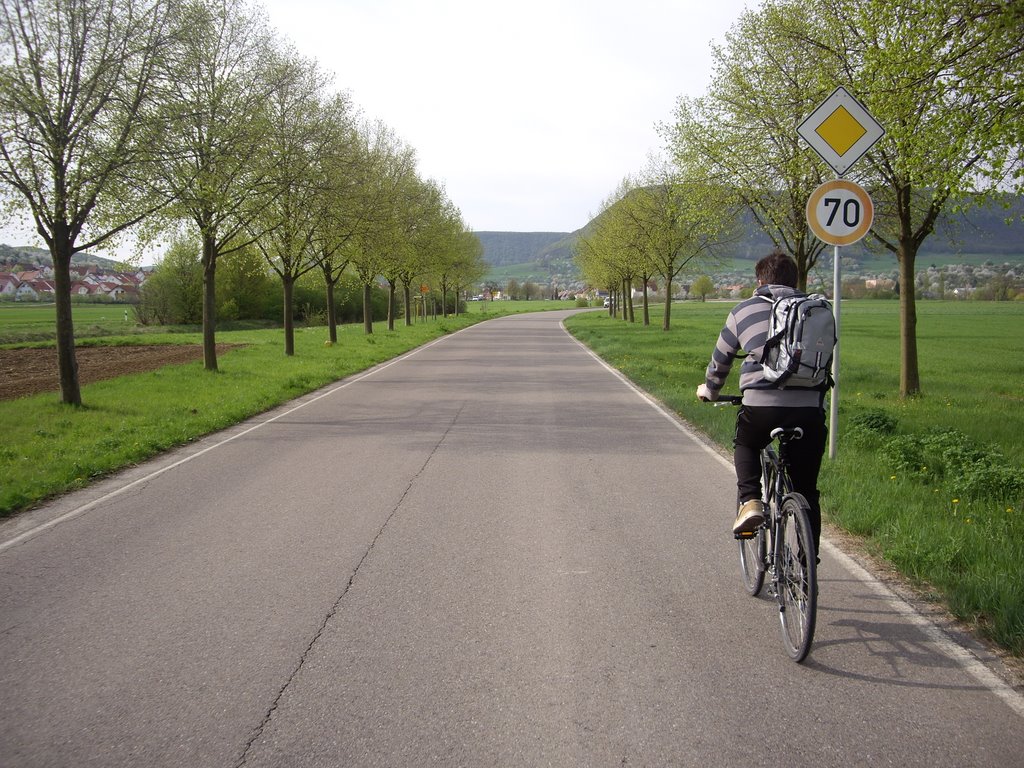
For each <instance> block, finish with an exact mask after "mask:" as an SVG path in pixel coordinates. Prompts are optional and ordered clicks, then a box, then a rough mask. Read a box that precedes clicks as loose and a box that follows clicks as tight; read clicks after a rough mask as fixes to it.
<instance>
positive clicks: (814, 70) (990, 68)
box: [580, 0, 1024, 397]
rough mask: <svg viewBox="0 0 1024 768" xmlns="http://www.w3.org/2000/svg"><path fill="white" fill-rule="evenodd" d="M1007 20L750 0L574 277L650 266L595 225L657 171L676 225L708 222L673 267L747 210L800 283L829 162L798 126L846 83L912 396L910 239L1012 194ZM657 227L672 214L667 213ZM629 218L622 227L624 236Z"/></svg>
mask: <svg viewBox="0 0 1024 768" xmlns="http://www.w3.org/2000/svg"><path fill="white" fill-rule="evenodd" d="M1021 29H1024V4H1022V3H1019V2H1004V1H1003V0H764V2H762V3H761V4H760V6H759V7H758V8H756V9H753V10H748V11H746V12H744V13H743V14H742V16H741V17H740V18H739V19H738V20H737V21H736V23H735V24H734V25H733V27H732V28H731V30H730V32H729V33H728V34H727V35H726V37H725V41H724V43H722V44H720V45H716V46H714V47H713V49H712V50H713V56H714V68H713V74H712V78H711V81H710V83H709V85H708V87H707V89H706V92H705V93H704V94H703V95H702V96H700V97H695V98H694V97H682V98H680V99H679V101H678V104H677V106H676V109H675V113H674V119H673V121H672V122H671V123H668V124H664V125H661V126H659V131H660V133H661V135H662V137H663V139H665V141H666V145H667V149H668V154H669V156H670V158H671V162H672V163H673V165H674V178H665V176H664V174H663V173H662V172H661V171H660V170H656V171H654V172H651V171H650V170H648V171H647V172H645V173H642V174H640V175H639V176H638V177H636V178H628V179H627V180H626V181H625V182H624V183H623V184H624V186H623V188H620V189H618V190H616V192H615V193H614V194H613V195H612V196H611V197H610V198H609V200H608V202H607V203H606V206H605V208H604V210H603V211H602V213H601V215H599V217H598V219H597V221H596V222H595V224H596V225H597V226H595V228H594V231H592V232H591V233H590V234H589V236H588V237H587V238H586V242H583V243H581V246H580V250H581V252H582V253H581V255H580V259H581V262H582V266H583V268H584V271H585V274H587V275H589V276H590V279H591V281H592V282H595V283H596V284H599V285H604V286H609V285H613V284H619V285H622V283H623V282H624V281H627V280H632V279H634V278H641V277H642V273H643V271H644V270H645V269H646V270H648V271H655V270H653V269H652V267H651V265H649V264H647V265H646V266H645V264H644V262H643V260H642V259H641V260H640V262H639V263H638V262H637V257H638V255H639V252H638V251H636V250H635V249H634V248H630V247H620V248H615V247H606V246H602V244H601V243H602V241H604V236H603V233H602V231H601V230H602V229H603V228H604V227H603V223H602V222H603V219H604V218H608V219H614V218H618V219H620V221H621V219H622V217H623V215H622V214H620V213H619V212H618V211H616V210H615V209H616V208H618V207H619V206H621V205H622V202H623V201H629V200H630V199H631V196H635V195H649V194H652V192H651V190H657V189H659V188H660V187H661V186H662V185H665V184H670V185H675V186H679V185H681V186H682V187H683V189H682V190H681V191H679V192H677V193H676V194H677V195H678V196H679V197H680V198H681V199H682V202H681V204H682V205H685V206H691V207H693V208H694V212H693V213H692V214H691V217H690V218H689V220H685V219H684V220H683V225H685V226H690V227H691V228H692V229H691V232H692V233H693V234H695V235H696V234H700V233H703V234H704V235H706V234H707V233H715V232H718V234H717V235H716V236H715V240H716V242H713V243H709V244H708V247H706V248H705V249H704V250H702V251H701V253H700V254H699V256H694V257H693V258H692V259H691V260H690V261H689V262H688V263H687V264H686V266H688V267H698V266H700V265H699V264H698V262H699V261H701V260H704V261H706V260H707V259H709V258H714V256H715V254H716V253H722V252H725V251H726V250H727V247H728V242H729V239H730V237H731V236H732V235H731V232H730V230H729V227H727V226H722V223H721V221H720V217H721V214H722V211H728V212H730V214H732V213H734V212H735V211H737V210H741V209H744V208H745V209H748V210H749V211H750V212H751V213H752V215H753V216H754V218H755V219H756V221H757V222H758V223H759V224H760V226H761V227H762V228H763V229H764V231H765V232H766V233H767V234H768V235H769V236H770V238H771V239H772V240H773V241H774V243H775V244H776V246H778V247H779V248H780V249H783V250H785V251H786V252H788V253H790V254H792V255H793V256H794V258H795V259H796V261H797V264H798V265H799V268H800V280H801V287H804V288H806V280H807V275H808V273H809V272H810V270H811V269H812V268H813V267H814V265H815V263H816V262H817V260H818V258H819V256H820V255H821V253H822V251H823V249H824V247H825V246H824V244H823V243H821V242H820V241H819V240H817V239H816V238H815V237H813V235H812V234H811V232H810V230H809V228H808V226H807V223H806V215H805V206H806V202H807V199H808V197H809V196H810V194H811V192H812V191H813V190H814V188H815V187H817V186H818V185H819V184H820V183H822V182H823V181H825V180H826V179H827V178H829V176H830V172H828V171H827V169H826V167H825V166H824V164H823V163H822V162H821V161H820V160H819V159H818V158H817V156H816V155H815V154H814V153H813V151H812V150H810V149H809V148H808V147H807V146H806V145H804V144H803V143H802V141H801V140H800V139H799V138H798V135H797V132H796V129H797V126H798V125H799V124H800V123H801V122H802V121H803V119H804V118H805V117H806V116H807V115H809V114H810V113H811V112H812V111H813V110H814V109H815V108H816V107H817V106H818V105H819V104H820V103H821V102H822V101H823V100H824V99H825V98H826V97H827V96H828V95H829V94H830V93H831V92H832V91H833V90H834V89H835V88H836V87H837V86H840V85H842V86H845V87H846V88H847V89H848V90H849V91H850V92H851V93H854V94H855V95H857V97H858V98H859V99H860V100H861V101H862V102H863V103H864V105H865V106H866V107H867V109H868V111H869V112H870V113H871V114H872V115H873V116H874V117H875V119H876V120H877V121H878V122H879V123H881V125H882V126H883V127H884V128H885V131H886V134H885V136H884V137H883V138H882V139H881V141H880V142H879V143H877V144H876V145H875V146H874V147H873V148H872V149H871V150H870V151H869V152H868V153H867V155H866V156H865V157H864V158H863V159H862V160H861V161H860V162H859V163H858V164H857V165H855V166H854V168H853V169H852V172H851V173H850V174H849V175H848V177H849V178H851V179H852V180H854V181H857V182H858V183H860V184H861V185H863V186H864V187H865V188H866V189H868V191H869V193H870V194H871V196H872V199H873V200H874V203H875V221H874V226H873V228H872V230H871V232H870V234H869V236H868V238H869V239H868V244H869V245H873V246H874V247H876V248H880V249H884V250H886V251H888V252H891V253H892V254H893V255H894V256H895V258H896V260H897V263H898V267H899V275H900V286H901V288H902V290H901V292H900V338H901V352H900V355H901V358H900V394H901V395H902V396H904V397H906V396H912V395H916V394H918V393H920V391H921V381H920V376H919V373H918V357H917V330H916V328H917V315H916V308H915V299H916V297H915V293H914V289H913V286H914V284H915V280H914V272H915V262H916V258H917V253H918V250H919V248H920V247H921V244H922V242H923V241H924V240H925V239H926V238H927V237H928V236H929V235H930V234H931V233H932V231H933V229H934V227H935V224H936V221H937V219H938V218H939V216H940V215H942V214H943V213H946V214H955V212H956V211H955V206H956V205H958V204H960V203H959V201H963V200H971V201H972V202H973V203H974V204H979V203H984V202H985V200H986V197H988V196H992V195H994V194H995V193H998V192H1007V191H1009V192H1013V193H1018V194H1019V193H1020V192H1021V191H1022V190H1021V187H1022V181H1024V174H1022V167H1021V156H1020V149H1021V147H1022V146H1024V39H1022V37H1021V35H1020V30H1021ZM652 167H653V168H655V169H660V164H658V163H654V164H653V166H652ZM712 189H718V190H720V192H715V193H711V192H710V190H712ZM702 194H708V195H711V194H714V195H722V196H723V197H722V198H721V200H722V201H723V202H722V203H721V204H720V205H718V206H717V207H716V206H715V205H705V204H704V203H703V202H702V200H701V199H700V196H701V195H702ZM607 226H608V228H609V229H611V231H612V232H613V233H614V237H615V238H619V239H621V238H622V237H623V235H622V234H621V232H620V231H619V228H618V227H613V226H612V225H611V224H608V225H607ZM661 226H662V227H666V228H669V227H671V226H673V222H672V220H671V219H669V218H666V219H664V220H663V221H662V222H661ZM641 231H642V229H641V227H640V226H639V225H638V226H636V227H635V228H634V230H633V235H632V236H638V235H639V234H640V233H641ZM627 240H629V239H628V238H627ZM629 242H632V241H629ZM694 247H695V244H691V249H690V250H691V252H692V251H693V249H694ZM601 253H603V254H604V255H603V256H602V255H601ZM680 260H681V261H682V260H685V253H684V254H683V255H682V256H681V259H680ZM595 265H598V266H595ZM702 266H704V267H705V268H706V267H707V264H704V265H702ZM669 274H671V270H666V271H665V274H663V279H668V275H669ZM670 287H671V286H666V288H668V289H670ZM668 293H671V290H668ZM666 326H667V321H666Z"/></svg>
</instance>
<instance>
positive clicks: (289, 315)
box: [281, 275, 295, 357]
mask: <svg viewBox="0 0 1024 768" xmlns="http://www.w3.org/2000/svg"><path fill="white" fill-rule="evenodd" d="M281 284H282V285H283V286H284V353H285V354H286V355H287V356H288V357H291V356H292V355H294V354H295V313H294V310H293V307H292V304H293V298H294V296H295V278H294V277H292V276H291V275H283V276H282V277H281Z"/></svg>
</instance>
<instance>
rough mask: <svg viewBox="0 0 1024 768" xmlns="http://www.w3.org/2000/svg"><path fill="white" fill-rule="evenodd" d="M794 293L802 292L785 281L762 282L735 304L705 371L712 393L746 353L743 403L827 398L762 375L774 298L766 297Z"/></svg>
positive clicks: (816, 403) (811, 403)
mask: <svg viewBox="0 0 1024 768" xmlns="http://www.w3.org/2000/svg"><path fill="white" fill-rule="evenodd" d="M794 294H797V295H799V294H800V291H797V290H796V289H794V288H789V287H788V286H784V285H762V286H761V287H760V288H758V289H757V290H756V291H754V295H753V296H752V297H751V298H749V299H747V300H745V301H741V302H740V303H739V304H737V305H736V306H735V307H733V309H732V311H731V312H730V313H729V316H728V317H727V318H726V320H725V327H724V328H722V332H721V333H720V334H719V335H718V342H717V343H716V344H715V351H714V352H713V353H712V355H711V362H710V363H709V364H708V369H707V373H706V374H705V384H706V385H707V388H708V389H709V390H711V392H712V393H714V394H715V395H717V394H718V392H720V391H721V389H722V387H723V386H724V385H725V380H726V378H727V377H728V375H729V371H730V370H732V364H733V361H734V360H735V359H736V358H737V357H739V356H741V355H744V354H745V355H746V357H745V359H744V360H743V364H742V365H741V366H740V392H742V393H743V404H744V405H770V406H783V407H789V408H803V407H812V408H813V407H821V405H822V403H823V399H824V395H823V392H822V391H821V390H819V389H798V388H795V387H788V388H786V389H779V388H778V387H776V386H775V384H774V383H773V382H769V381H765V379H764V377H763V376H762V375H761V371H762V367H761V362H760V360H761V354H762V352H763V351H764V345H765V341H767V339H768V320H769V318H770V317H771V312H772V304H771V302H770V301H765V299H764V298H763V297H767V298H769V299H774V298H778V297H782V296H790V295H794Z"/></svg>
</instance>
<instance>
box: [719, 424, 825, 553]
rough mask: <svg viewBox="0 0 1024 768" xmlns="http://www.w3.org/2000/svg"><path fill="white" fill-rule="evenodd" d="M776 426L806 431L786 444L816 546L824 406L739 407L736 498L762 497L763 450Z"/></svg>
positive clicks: (736, 445) (741, 500) (743, 500)
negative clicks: (807, 504)
mask: <svg viewBox="0 0 1024 768" xmlns="http://www.w3.org/2000/svg"><path fill="white" fill-rule="evenodd" d="M776 427H801V428H802V429H803V430H804V436H803V438H802V439H800V440H794V441H793V442H791V443H790V444H789V445H788V447H787V451H788V453H787V455H788V457H789V475H790V477H791V478H792V480H793V490H794V491H797V492H799V493H802V494H803V495H804V496H805V497H806V498H807V502H808V503H809V504H810V505H811V529H812V530H813V532H814V545H815V547H817V546H818V542H819V540H820V539H821V505H820V500H819V497H820V494H819V493H818V473H819V472H820V471H821V459H822V456H823V455H824V454H825V443H826V441H827V439H828V428H827V427H826V426H825V410H824V409H823V408H783V407H776V406H751V405H744V406H741V407H740V411H739V414H738V415H737V416H736V437H735V439H734V440H733V448H734V449H735V450H734V453H733V461H734V463H735V465H736V489H737V501H738V503H739V504H742V503H743V502H745V501H749V500H750V499H760V498H761V449H762V448H764V447H765V446H766V445H768V443H770V442H771V441H772V438H771V432H772V430H773V429H775V428H776Z"/></svg>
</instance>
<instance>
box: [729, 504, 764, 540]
mask: <svg viewBox="0 0 1024 768" xmlns="http://www.w3.org/2000/svg"><path fill="white" fill-rule="evenodd" d="M763 522H764V505H763V504H761V500H760V499H751V500H750V501H744V502H743V503H742V504H740V511H739V512H738V513H737V514H736V522H735V523H733V524H732V532H733V534H734V535H739V534H741V533H753V532H754V531H756V530H757V529H758V528H759V527H760V526H761V523H763Z"/></svg>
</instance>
